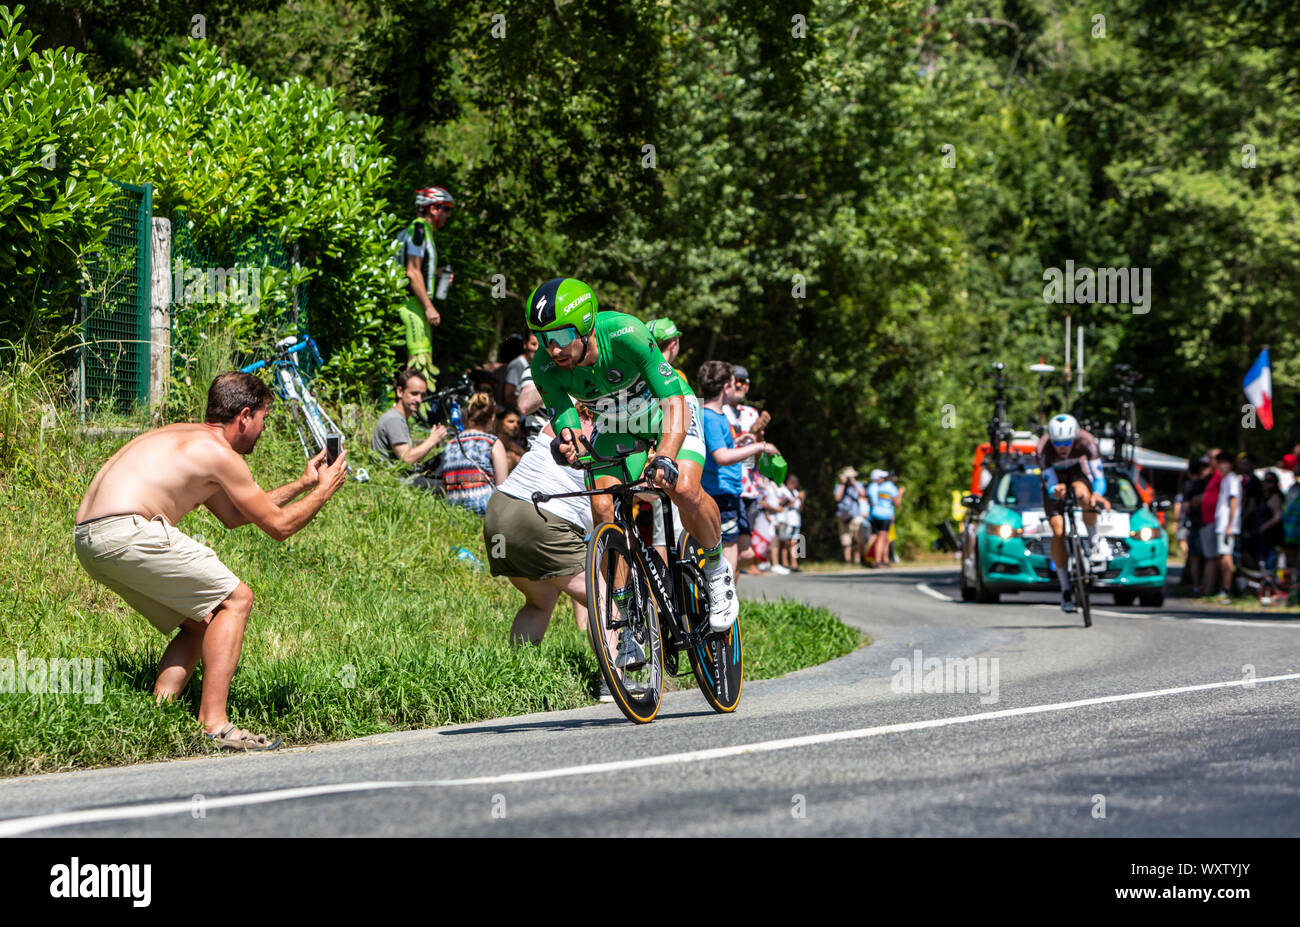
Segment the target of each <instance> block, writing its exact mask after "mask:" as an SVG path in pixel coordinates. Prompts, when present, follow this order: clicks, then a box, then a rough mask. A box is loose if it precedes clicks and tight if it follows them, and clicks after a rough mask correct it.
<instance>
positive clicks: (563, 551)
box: [483, 489, 587, 580]
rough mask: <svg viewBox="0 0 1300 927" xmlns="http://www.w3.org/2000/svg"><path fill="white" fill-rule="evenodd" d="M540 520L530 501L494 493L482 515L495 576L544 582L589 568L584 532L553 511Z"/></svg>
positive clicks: (484, 535)
mask: <svg viewBox="0 0 1300 927" xmlns="http://www.w3.org/2000/svg"><path fill="white" fill-rule="evenodd" d="M542 514H543V515H545V516H546V517H545V518H538V517H537V510H536V509H534V508H533V504H532V503H531V502H525V501H524V500H523V499H516V498H515V497H514V496H510V495H507V494H506V493H503V492H501V490H499V489H498V490H495V491H494V492H493V493H492V498H490V499H488V504H487V512H486V514H485V515H484V516H483V543H484V545H485V546H486V547H487V552H488V571H489V572H490V573H491V574H492V575H493V576H515V577H520V578H523V579H531V580H541V579H551V578H553V577H556V576H574V575H576V574H578V573H582V572H583V571H585V570H586V569H587V541H586V539H585V536H584V535H585V533H586V532H585V531H584V530H583V529H582V528H580V527H579V526H578V525H575V524H572V523H571V522H567V521H565V520H564V519H563V518H561V517H560V516H558V515H556V514H555V513H554V512H547V511H545V510H543V511H542Z"/></svg>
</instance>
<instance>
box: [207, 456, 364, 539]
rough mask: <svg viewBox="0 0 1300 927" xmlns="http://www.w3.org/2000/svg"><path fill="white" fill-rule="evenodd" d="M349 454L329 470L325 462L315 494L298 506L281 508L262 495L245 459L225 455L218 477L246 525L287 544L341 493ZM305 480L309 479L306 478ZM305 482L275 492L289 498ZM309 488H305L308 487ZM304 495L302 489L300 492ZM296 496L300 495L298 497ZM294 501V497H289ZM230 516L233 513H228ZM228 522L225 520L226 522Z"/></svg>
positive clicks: (291, 504) (217, 468)
mask: <svg viewBox="0 0 1300 927" xmlns="http://www.w3.org/2000/svg"><path fill="white" fill-rule="evenodd" d="M347 456H348V455H347V451H344V452H343V453H342V454H340V455H339V457H338V459H337V460H335V461H334V463H333V465H331V466H325V465H324V463H323V462H322V463H321V464H320V466H318V467H317V468H316V473H317V474H318V478H317V480H316V482H315V484H314V485H313V486H312V488H311V492H310V493H308V494H307V495H306V496H305V497H304V498H302V499H299V500H298V501H296V502H288V503H287V504H285V505H283V506H281V505H278V504H276V502H275V499H273V498H272V495H271V494H270V493H266V492H263V491H262V488H261V487H260V486H258V485H257V483H256V482H255V481H254V480H253V474H252V473H250V472H249V470H248V464H247V463H245V462H244V459H243V458H242V457H241V456H240V455H239V454H236V453H235V452H234V451H230V452H228V453H226V454H221V455H220V457H219V458H218V460H217V462H216V466H215V468H214V476H215V478H216V480H217V483H218V485H219V486H220V488H221V493H222V496H223V497H224V499H226V500H229V501H230V503H231V504H232V505H233V507H234V509H235V510H236V511H238V512H239V513H240V515H242V516H243V518H244V519H245V520H244V521H243V522H242V524H248V523H250V522H251V523H252V524H254V525H257V527H259V528H261V529H262V530H263V531H264V532H266V534H267V535H269V536H270V537H272V538H275V540H277V541H283V540H285V539H287V538H289V537H292V536H293V535H294V534H296V533H297V532H298V531H301V530H302V528H303V527H304V526H305V525H306V524H307V522H309V521H311V520H312V518H313V517H314V516H315V515H316V513H317V512H319V511H320V508H321V506H322V505H324V504H325V501H326V500H327V499H329V497H330V496H332V495H334V493H335V492H337V491H338V488H339V487H340V486H341V485H343V481H344V479H346V474H347V470H346V462H347ZM311 467H312V462H309V463H308V468H309V469H310V468H311ZM304 478H305V477H304ZM302 479H303V478H299V479H298V480H295V481H294V482H293V483H288V484H285V485H284V486H281V487H279V488H278V490H275V491H274V492H275V493H276V496H277V497H280V498H285V494H286V493H288V492H289V490H290V489H291V488H293V487H294V486H295V484H300V483H301V482H302ZM304 488H305V487H304ZM299 492H301V489H299ZM294 495H297V493H295V494H294ZM287 498H289V499H291V498H293V496H287ZM211 501H212V500H211V499H209V504H208V508H209V509H210V510H211V511H212V512H213V514H215V515H216V516H217V517H218V518H222V513H221V512H220V511H218V509H219V508H220V506H221V503H220V502H218V503H217V508H213V506H212V505H211V504H210V503H211ZM226 514H227V515H229V513H228V512H227V513H226ZM222 521H223V522H224V521H225V519H224V518H222Z"/></svg>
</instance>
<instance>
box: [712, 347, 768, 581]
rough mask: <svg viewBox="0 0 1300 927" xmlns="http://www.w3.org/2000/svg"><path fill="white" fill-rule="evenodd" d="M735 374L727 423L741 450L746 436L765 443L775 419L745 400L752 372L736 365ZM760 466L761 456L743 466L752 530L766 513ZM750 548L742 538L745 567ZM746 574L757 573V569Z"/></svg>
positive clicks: (742, 483)
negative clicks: (732, 397) (763, 513)
mask: <svg viewBox="0 0 1300 927" xmlns="http://www.w3.org/2000/svg"><path fill="white" fill-rule="evenodd" d="M735 371H736V388H735V402H731V403H727V404H726V405H724V406H723V412H724V413H726V416H727V422H728V423H729V424H730V425H731V435H732V437H733V438H734V439H735V441H736V446H737V447H740V446H742V442H741V439H742V438H743V437H744V436H745V435H752V436H753V438H754V439H755V440H757V441H762V440H763V432H764V430H765V429H766V428H767V426H768V423H769V422H771V420H772V416H771V415H770V414H769V413H767V412H759V411H758V410H757V409H756V408H754V407H753V406H751V405H746V404H745V402H744V400H745V397H746V396H748V395H749V371H748V370H746V369H745V368H744V367H742V366H740V365H739V364H737V365H736V368H735ZM746 443H747V442H746ZM757 462H758V455H757V454H756V455H754V456H753V457H747V458H745V460H744V461H743V462H742V463H741V473H740V487H741V488H740V499H741V504H742V505H744V507H745V518H746V521H747V522H748V524H749V525H751V526H752V525H753V524H754V522H755V521H756V520H757V519H758V516H759V515H760V514H761V513H762V498H763V489H762V487H761V486H760V484H759V479H758V477H759V473H758V469H757V467H756V464H757ZM750 546H751V544H750V540H749V538H748V536H742V537H741V539H740V542H739V548H738V549H739V551H740V562H741V563H745V562H747V561H749V560H750V557H749V556H748V552H749V548H750ZM754 559H756V560H760V561H761V560H763V559H765V558H764V557H761V556H757V555H755V557H754ZM746 572H753V568H751V569H749V570H747V571H746Z"/></svg>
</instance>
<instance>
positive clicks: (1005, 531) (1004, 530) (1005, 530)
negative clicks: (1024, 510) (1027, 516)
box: [984, 525, 1023, 541]
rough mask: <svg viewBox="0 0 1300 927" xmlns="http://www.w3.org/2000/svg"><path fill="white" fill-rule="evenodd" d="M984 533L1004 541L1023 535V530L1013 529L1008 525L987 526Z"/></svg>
mask: <svg viewBox="0 0 1300 927" xmlns="http://www.w3.org/2000/svg"><path fill="white" fill-rule="evenodd" d="M984 531H985V533H987V534H991V535H993V536H994V537H997V538H1002V540H1004V541H1005V540H1006V539H1007V538H1011V537H1019V536H1020V535H1021V534H1022V533H1023V529H1021V528H1013V527H1011V526H1010V525H989V526H987V527H986V528H985V529H984Z"/></svg>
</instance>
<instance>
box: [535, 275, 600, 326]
mask: <svg viewBox="0 0 1300 927" xmlns="http://www.w3.org/2000/svg"><path fill="white" fill-rule="evenodd" d="M525 311H526V312H527V314H528V327H529V328H530V329H532V330H533V331H535V332H548V331H555V330H556V329H559V328H567V327H568V326H570V325H572V326H573V327H574V328H576V329H577V330H578V335H579V336H580V337H582V338H585V337H587V336H588V335H590V334H591V330H592V329H593V328H595V327H596V294H595V292H593V291H592V289H591V287H589V286H587V284H585V283H583V282H582V281H581V280H575V279H574V278H573V277H555V278H554V279H552V280H547V281H546V282H545V283H543V284H542V285H541V286H539V287H538V288H537V289H535V290H533V292H532V295H530V296H529V297H528V305H527V307H525Z"/></svg>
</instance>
